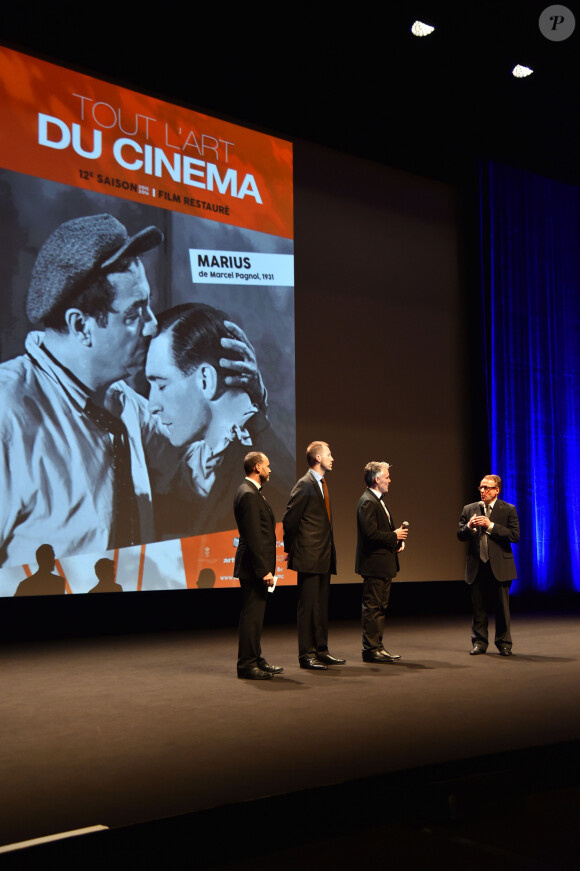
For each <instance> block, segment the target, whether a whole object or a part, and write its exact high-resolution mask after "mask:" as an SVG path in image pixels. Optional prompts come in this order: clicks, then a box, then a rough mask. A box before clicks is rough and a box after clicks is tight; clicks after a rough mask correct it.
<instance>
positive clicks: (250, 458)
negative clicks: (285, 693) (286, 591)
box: [234, 451, 284, 680]
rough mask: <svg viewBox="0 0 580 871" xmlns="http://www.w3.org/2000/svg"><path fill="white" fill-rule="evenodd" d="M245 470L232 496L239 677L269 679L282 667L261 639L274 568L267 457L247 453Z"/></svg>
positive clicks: (274, 541) (274, 549) (274, 533)
mask: <svg viewBox="0 0 580 871" xmlns="http://www.w3.org/2000/svg"><path fill="white" fill-rule="evenodd" d="M244 472H245V473H246V478H245V480H244V481H243V482H242V483H241V484H240V486H239V487H238V492H237V493H236V496H235V499H234V515H235V518H236V523H237V525H238V530H239V533H240V539H239V543H238V549H237V551H236V560H235V564H234V577H235V578H239V579H240V586H241V588H242V612H241V614H240V634H239V647H238V677H241V678H249V679H250V680H269V679H270V678H272V677H273V676H274V675H275V674H280V673H281V672H283V671H284V669H283V668H282V667H281V666H279V665H270V664H269V663H268V662H267V661H266V660H265V659H264V657H263V656H262V646H261V643H260V636H261V634H262V626H263V624H264V614H265V611H266V596H267V594H268V590H267V588H268V587H269V586H271V585H272V584H273V582H274V572H275V570H276V521H275V519H274V514H273V513H272V509H271V508H270V506H269V505H268V502H267V501H266V498H265V496H264V495H263V493H262V486H263V485H264V484H265V483H266V481H269V479H270V461H269V460H268V457H267V456H266V455H265V454H262V453H259V452H258V451H252V452H251V453H249V454H247V455H246V456H245V458H244Z"/></svg>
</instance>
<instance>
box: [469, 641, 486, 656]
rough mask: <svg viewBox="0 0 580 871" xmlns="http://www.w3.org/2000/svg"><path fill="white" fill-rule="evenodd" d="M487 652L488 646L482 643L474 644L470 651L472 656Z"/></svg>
mask: <svg viewBox="0 0 580 871" xmlns="http://www.w3.org/2000/svg"><path fill="white" fill-rule="evenodd" d="M486 652H487V647H482V646H481V644H474V645H473V647H472V648H471V650H470V651H469V655H470V656H481V654H482V653H486Z"/></svg>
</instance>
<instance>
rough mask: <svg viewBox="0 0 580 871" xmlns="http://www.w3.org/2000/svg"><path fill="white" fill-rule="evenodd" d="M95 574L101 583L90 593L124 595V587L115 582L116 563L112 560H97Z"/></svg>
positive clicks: (104, 558)
mask: <svg viewBox="0 0 580 871" xmlns="http://www.w3.org/2000/svg"><path fill="white" fill-rule="evenodd" d="M95 574H96V576H97V578H98V579H99V583H98V584H96V586H94V587H93V589H92V590H89V593H122V592H123V587H122V586H121V584H117V582H116V581H115V563H114V562H113V560H112V559H107V558H106V557H103V559H100V560H97V561H96V563H95Z"/></svg>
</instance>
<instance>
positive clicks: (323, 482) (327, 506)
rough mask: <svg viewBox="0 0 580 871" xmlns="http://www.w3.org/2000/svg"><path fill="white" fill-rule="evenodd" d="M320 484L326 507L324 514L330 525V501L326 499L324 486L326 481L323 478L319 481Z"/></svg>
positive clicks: (325, 487) (326, 488) (326, 492)
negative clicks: (326, 515)
mask: <svg viewBox="0 0 580 871" xmlns="http://www.w3.org/2000/svg"><path fill="white" fill-rule="evenodd" d="M320 483H321V484H322V492H323V494H324V504H325V505H326V513H327V514H328V522H329V523H332V517H331V515H330V501H329V499H328V487H327V486H326V481H325V480H324V478H321V479H320Z"/></svg>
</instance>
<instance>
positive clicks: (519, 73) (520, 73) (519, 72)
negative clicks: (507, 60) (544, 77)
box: [512, 64, 534, 79]
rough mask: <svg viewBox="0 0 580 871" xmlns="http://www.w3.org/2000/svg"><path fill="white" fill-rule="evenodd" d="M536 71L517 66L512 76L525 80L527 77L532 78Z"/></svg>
mask: <svg viewBox="0 0 580 871" xmlns="http://www.w3.org/2000/svg"><path fill="white" fill-rule="evenodd" d="M533 72H534V71H533V70H531V69H530V68H529V67H523V66H522V65H521V64H516V65H515V67H514V68H513V70H512V76H514V77H515V78H516V79H525V78H526V76H531V75H532V73H533Z"/></svg>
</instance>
